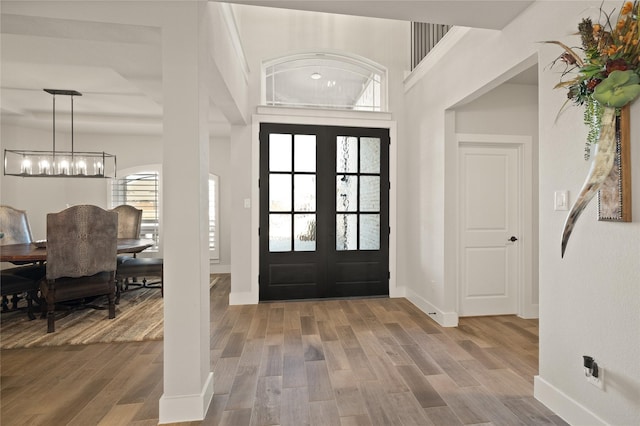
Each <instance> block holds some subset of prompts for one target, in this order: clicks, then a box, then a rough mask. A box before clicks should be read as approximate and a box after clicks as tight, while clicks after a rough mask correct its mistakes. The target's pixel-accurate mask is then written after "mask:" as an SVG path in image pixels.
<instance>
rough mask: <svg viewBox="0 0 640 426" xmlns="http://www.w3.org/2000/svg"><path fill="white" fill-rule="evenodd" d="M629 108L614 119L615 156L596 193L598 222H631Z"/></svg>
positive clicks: (625, 108) (627, 106)
mask: <svg viewBox="0 0 640 426" xmlns="http://www.w3.org/2000/svg"><path fill="white" fill-rule="evenodd" d="M629 110H630V106H629V105H628V104H627V105H626V106H625V107H623V108H622V109H621V112H620V115H619V116H618V117H617V118H616V155H615V163H614V165H613V169H612V170H611V174H610V175H609V177H608V178H607V180H606V181H605V182H604V183H603V184H602V187H601V188H600V190H599V191H598V220H603V221H615V222H631V158H630V157H631V155H630V150H631V148H630V145H631V141H630V140H629V139H630V138H631V131H630V119H631V115H630V112H629Z"/></svg>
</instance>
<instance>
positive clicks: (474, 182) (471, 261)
mask: <svg viewBox="0 0 640 426" xmlns="http://www.w3.org/2000/svg"><path fill="white" fill-rule="evenodd" d="M458 164H459V172H460V177H459V184H460V188H459V194H460V234H459V235H460V251H459V253H460V262H459V265H460V266H459V268H460V270H459V275H458V276H459V278H460V286H459V289H460V291H459V296H460V298H459V314H460V316H475V315H499V314H515V313H517V311H518V288H519V287H520V282H519V279H520V273H519V269H520V267H521V266H520V264H519V259H520V256H519V252H518V251H519V250H520V244H519V243H518V241H517V240H515V239H516V238H519V232H520V229H521V224H520V223H519V218H520V214H519V211H518V206H519V191H520V178H519V177H520V170H519V148H518V146H512V145H492V144H480V145H465V144H461V145H460V149H459V163H458ZM512 237H513V238H512ZM512 240H513V241H512Z"/></svg>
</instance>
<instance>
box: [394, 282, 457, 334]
mask: <svg viewBox="0 0 640 426" xmlns="http://www.w3.org/2000/svg"><path fill="white" fill-rule="evenodd" d="M406 293H407V295H406V297H407V299H409V301H410V302H411V303H413V304H414V305H416V306H417V307H418V309H420V310H421V311H422V312H424V313H425V314H427V315H429V317H430V318H431V319H433V320H434V321H435V322H437V323H438V324H440V325H441V326H443V327H457V326H458V313H457V312H444V311H442V310H440V309H438V308H436V307H435V306H434V305H432V304H431V303H430V302H428V301H427V300H426V299H424V298H423V297H422V296H419V295H418V294H416V293H415V292H414V291H413V290H411V289H409V288H407V289H406Z"/></svg>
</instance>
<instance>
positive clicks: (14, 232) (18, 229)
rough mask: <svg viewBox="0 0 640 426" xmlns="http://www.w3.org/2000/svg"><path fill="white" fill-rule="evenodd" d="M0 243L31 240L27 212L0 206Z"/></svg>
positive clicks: (17, 242) (21, 242) (18, 242)
mask: <svg viewBox="0 0 640 426" xmlns="http://www.w3.org/2000/svg"><path fill="white" fill-rule="evenodd" d="M0 235H2V237H1V238H0V245H7V244H27V243H31V242H32V241H33V237H32V236H31V227H29V220H28V219H27V212H26V211H24V210H18V209H15V208H13V207H11V206H0Z"/></svg>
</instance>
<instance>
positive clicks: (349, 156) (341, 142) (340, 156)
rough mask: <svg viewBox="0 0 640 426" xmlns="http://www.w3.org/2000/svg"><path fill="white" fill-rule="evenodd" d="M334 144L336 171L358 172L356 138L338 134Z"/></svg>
mask: <svg viewBox="0 0 640 426" xmlns="http://www.w3.org/2000/svg"><path fill="white" fill-rule="evenodd" d="M336 142H337V146H336V170H337V172H338V173H344V172H346V173H357V172H358V138H356V137H353V136H338V138H337V141H336Z"/></svg>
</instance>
